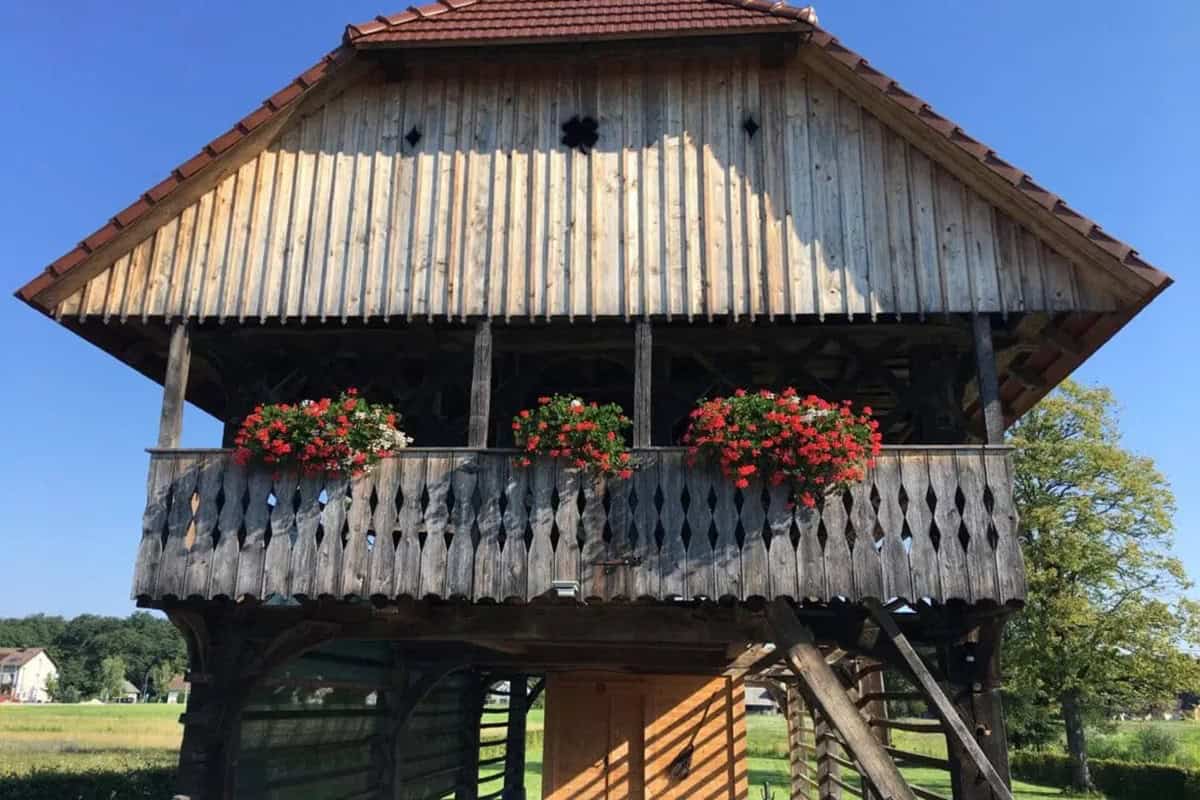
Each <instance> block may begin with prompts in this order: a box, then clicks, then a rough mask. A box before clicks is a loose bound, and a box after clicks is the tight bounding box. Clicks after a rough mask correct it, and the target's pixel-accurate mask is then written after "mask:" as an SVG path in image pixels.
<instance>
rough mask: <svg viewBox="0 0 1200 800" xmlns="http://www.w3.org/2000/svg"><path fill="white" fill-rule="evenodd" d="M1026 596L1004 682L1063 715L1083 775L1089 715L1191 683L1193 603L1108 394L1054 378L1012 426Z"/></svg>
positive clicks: (1166, 526) (1162, 506) (1163, 486)
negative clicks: (1049, 390)
mask: <svg viewBox="0 0 1200 800" xmlns="http://www.w3.org/2000/svg"><path fill="white" fill-rule="evenodd" d="M1010 434H1011V443H1012V444H1013V445H1014V446H1015V447H1016V455H1015V466H1016V470H1015V473H1016V474H1015V487H1014V490H1015V498H1016V502H1017V506H1018V510H1019V512H1020V514H1021V526H1020V536H1021V541H1022V546H1023V550H1024V554H1025V563H1026V568H1027V570H1028V575H1029V599H1028V601H1027V604H1026V607H1025V610H1024V612H1023V613H1022V614H1018V615H1016V617H1015V618H1014V620H1013V623H1012V625H1011V627H1010V629H1009V641H1008V646H1007V648H1006V656H1007V664H1008V672H1009V684H1010V688H1011V689H1012V690H1013V691H1014V692H1015V693H1016V694H1018V695H1020V696H1021V697H1022V698H1023V699H1024V700H1025V701H1026V702H1029V703H1034V704H1041V705H1042V707H1043V709H1044V711H1047V712H1048V711H1051V709H1050V708H1049V706H1057V710H1058V711H1059V712H1060V713H1061V715H1062V720H1063V723H1064V724H1065V727H1066V737H1067V749H1068V751H1069V754H1070V757H1071V763H1072V781H1073V787H1074V788H1075V789H1079V790H1088V789H1090V788H1091V775H1090V773H1089V770H1088V763H1087V741H1086V734H1085V732H1084V725H1085V723H1086V722H1088V721H1089V720H1092V719H1097V718H1100V717H1102V716H1105V715H1109V714H1111V713H1112V712H1113V711H1115V710H1117V709H1121V708H1126V707H1129V706H1133V705H1139V704H1142V705H1145V704H1149V703H1152V702H1155V701H1157V700H1160V699H1162V698H1167V697H1170V696H1173V695H1174V694H1175V693H1176V692H1178V691H1179V690H1181V689H1184V688H1186V687H1189V686H1195V685H1196V684H1195V680H1196V677H1197V675H1198V672H1197V666H1196V661H1195V659H1193V658H1192V657H1190V656H1188V655H1186V653H1185V652H1184V651H1185V649H1187V648H1189V647H1195V646H1196V644H1197V643H1200V635H1198V634H1200V625H1198V621H1200V614H1198V613H1197V611H1198V609H1197V606H1196V605H1195V604H1194V603H1192V602H1191V601H1189V600H1187V599H1186V598H1184V597H1183V595H1182V592H1183V591H1184V590H1185V589H1187V588H1188V587H1189V586H1190V583H1189V581H1188V578H1187V575H1186V573H1185V571H1184V568H1183V565H1182V563H1181V562H1180V561H1179V559H1177V558H1175V557H1174V556H1173V555H1172V554H1171V546H1172V534H1173V522H1172V518H1173V516H1174V512H1175V500H1174V497H1173V496H1172V494H1171V489H1170V487H1169V486H1168V484H1167V481H1166V479H1165V478H1164V477H1163V476H1162V474H1161V473H1159V471H1158V470H1157V469H1156V468H1155V466H1154V463H1153V462H1152V461H1151V460H1150V459H1148V458H1143V457H1139V456H1137V455H1134V454H1132V453H1130V452H1128V451H1126V450H1124V449H1122V447H1121V446H1120V434H1119V431H1118V428H1117V416H1116V411H1115V408H1114V402H1113V397H1112V394H1111V393H1110V392H1109V391H1108V390H1107V389H1103V388H1087V387H1083V386H1080V385H1079V384H1077V383H1074V382H1072V381H1067V382H1065V383H1063V384H1062V385H1061V386H1060V387H1059V389H1058V390H1057V391H1056V392H1055V393H1054V394H1053V395H1051V396H1050V397H1048V398H1046V399H1045V400H1043V401H1042V402H1041V403H1039V404H1038V405H1037V406H1036V407H1035V408H1034V409H1033V410H1032V411H1030V412H1029V413H1028V414H1026V415H1025V416H1024V417H1023V418H1022V419H1021V421H1020V422H1018V423H1017V424H1016V425H1015V426H1014V427H1013V429H1012V431H1011V432H1010Z"/></svg>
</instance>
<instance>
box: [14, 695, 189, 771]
mask: <svg viewBox="0 0 1200 800" xmlns="http://www.w3.org/2000/svg"><path fill="white" fill-rule="evenodd" d="M183 709H184V707H183V706H182V705H167V704H159V703H150V704H144V705H53V704H51V705H40V706H32V705H30V706H24V705H14V704H7V703H6V704H4V705H0V774H3V773H26V772H30V771H33V770H68V771H72V772H87V771H91V770H102V771H114V772H117V771H119V772H125V771H129V770H134V769H140V768H143V767H173V766H174V765H175V762H176V759H177V756H178V752H179V740H180V738H181V736H182V733H183V729H182V727H181V726H180V725H179V715H180V714H182V713H183Z"/></svg>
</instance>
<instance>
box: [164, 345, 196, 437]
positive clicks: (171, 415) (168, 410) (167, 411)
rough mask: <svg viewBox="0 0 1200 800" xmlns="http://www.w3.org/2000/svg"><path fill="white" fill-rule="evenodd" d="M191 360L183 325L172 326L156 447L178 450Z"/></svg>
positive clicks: (190, 346)
mask: <svg viewBox="0 0 1200 800" xmlns="http://www.w3.org/2000/svg"><path fill="white" fill-rule="evenodd" d="M191 360H192V341H191V335H190V334H189V333H188V326H187V323H186V322H176V323H175V324H173V325H172V326H171V344H170V348H169V349H168V350H167V372H166V374H165V375H164V376H163V401H162V415H161V416H160V417H159V420H158V446H159V447H162V448H170V447H179V437H180V434H181V433H182V432H183V404H184V401H185V399H186V397H187V382H188V367H189V366H190V364H191Z"/></svg>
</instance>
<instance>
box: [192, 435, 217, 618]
mask: <svg viewBox="0 0 1200 800" xmlns="http://www.w3.org/2000/svg"><path fill="white" fill-rule="evenodd" d="M224 461H225V459H224V458H222V457H219V456H218V457H212V456H210V457H207V458H204V459H203V460H202V462H201V464H200V477H199V479H198V481H197V483H196V495H197V504H196V513H195V515H194V517H193V520H192V524H193V526H194V528H193V531H192V536H191V548H190V549H189V551H188V559H187V571H186V574H187V577H186V579H185V581H184V590H183V593H184V596H186V597H207V596H208V592H209V585H210V583H211V578H212V566H213V564H212V562H213V554H214V549H215V547H216V542H215V539H214V536H213V534H214V533H215V532H216V529H217V515H218V513H219V512H218V509H217V493H218V491H219V490H220V488H221V472H222V470H223V468H224Z"/></svg>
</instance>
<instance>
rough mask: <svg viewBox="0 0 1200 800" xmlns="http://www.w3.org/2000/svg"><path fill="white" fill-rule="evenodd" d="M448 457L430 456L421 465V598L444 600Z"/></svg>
mask: <svg viewBox="0 0 1200 800" xmlns="http://www.w3.org/2000/svg"><path fill="white" fill-rule="evenodd" d="M452 466H453V464H452V457H451V456H448V455H431V456H429V458H428V460H427V461H426V462H425V491H426V492H427V493H428V495H429V502H428V504H427V505H426V506H425V542H424V544H423V545H422V546H421V584H420V586H421V590H420V596H421V597H431V596H432V597H440V598H445V597H447V594H446V555H447V550H446V533H447V531H446V528H447V525H448V524H449V522H450V508H449V506H448V505H447V498H448V496H449V494H450V480H451V476H450V473H451V468H452Z"/></svg>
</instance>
